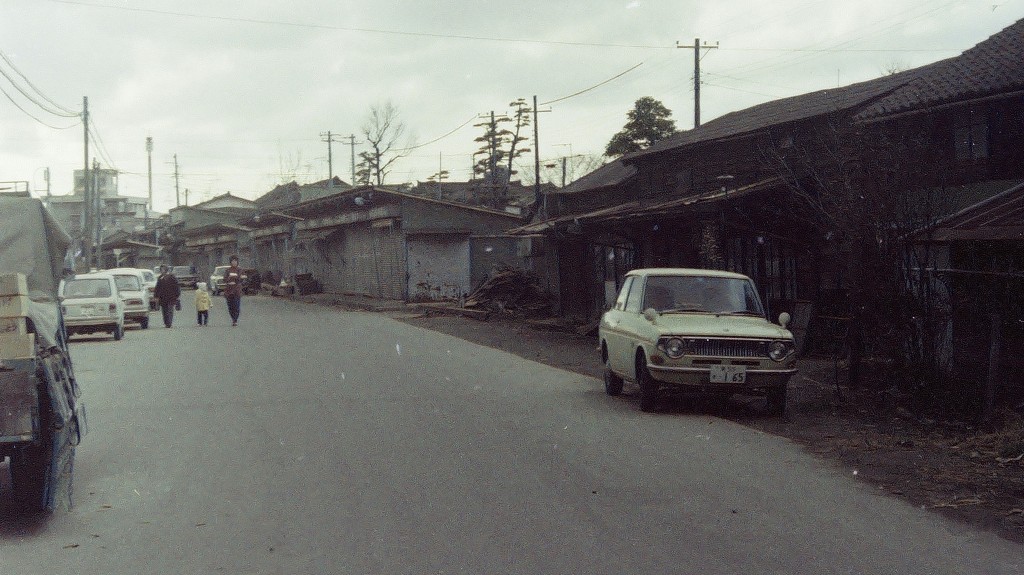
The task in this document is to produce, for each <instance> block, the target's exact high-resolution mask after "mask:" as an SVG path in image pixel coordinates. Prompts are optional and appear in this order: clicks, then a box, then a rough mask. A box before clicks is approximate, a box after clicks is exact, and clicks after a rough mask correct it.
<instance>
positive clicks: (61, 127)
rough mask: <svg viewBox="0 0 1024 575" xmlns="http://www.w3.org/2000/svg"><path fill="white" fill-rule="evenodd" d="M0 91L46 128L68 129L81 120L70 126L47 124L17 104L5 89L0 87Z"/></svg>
mask: <svg viewBox="0 0 1024 575" xmlns="http://www.w3.org/2000/svg"><path fill="white" fill-rule="evenodd" d="M0 92H3V95H4V96H6V97H7V99H8V100H10V101H11V103H12V104H14V107H15V108H17V109H19V110H21V111H22V113H24V114H25V115H26V116H28V117H29V118H32V119H33V120H35V121H36V122H38V123H40V124H42V125H44V126H46V127H47V128H51V129H54V130H70V129H71V128H74V127H75V126H79V125H81V122H78V123H76V124H72V125H70V126H54V125H52V124H47V123H46V122H44V121H42V120H40V119H39V118H37V117H35V116H33V115H32V113H31V112H29V111H28V110H26V109H25V108H22V107H21V104H19V103H18V102H17V100H15V99H14V98H12V97H11V95H10V94H8V93H7V90H4V89H3V88H0Z"/></svg>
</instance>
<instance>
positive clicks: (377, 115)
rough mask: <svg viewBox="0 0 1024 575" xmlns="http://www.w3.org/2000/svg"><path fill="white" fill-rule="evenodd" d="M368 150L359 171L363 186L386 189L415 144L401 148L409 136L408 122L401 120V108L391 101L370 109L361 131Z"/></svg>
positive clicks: (361, 160) (357, 179)
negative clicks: (386, 181)
mask: <svg viewBox="0 0 1024 575" xmlns="http://www.w3.org/2000/svg"><path fill="white" fill-rule="evenodd" d="M360 130H361V132H362V135H363V138H364V141H365V142H366V145H367V146H368V147H369V149H368V150H365V151H363V152H360V153H359V157H360V162H359V167H358V169H357V171H356V182H357V183H359V184H364V185H366V184H374V185H378V186H379V185H382V184H383V183H384V180H385V179H387V176H388V174H389V173H390V172H391V168H392V166H394V163H395V162H396V161H398V160H399V158H402V157H404V156H405V152H406V150H407V149H408V148H409V147H411V146H412V144H411V142H407V143H406V144H404V147H399V141H401V140H402V137H403V136H404V135H405V130H406V126H405V122H402V121H401V119H400V117H399V112H398V107H397V106H395V105H394V104H393V103H392V102H391V101H390V100H388V101H387V102H384V103H383V104H375V105H373V106H371V107H370V113H369V114H368V115H367V117H366V120H365V121H364V122H363V125H362V127H361V128H360Z"/></svg>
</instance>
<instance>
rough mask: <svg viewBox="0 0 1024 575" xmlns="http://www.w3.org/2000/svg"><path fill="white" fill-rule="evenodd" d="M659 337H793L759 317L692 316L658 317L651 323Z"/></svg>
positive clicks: (682, 314)
mask: <svg viewBox="0 0 1024 575" xmlns="http://www.w3.org/2000/svg"><path fill="white" fill-rule="evenodd" d="M654 328H655V330H656V331H657V332H658V334H659V335H661V336H667V335H679V336H683V337H729V338H753V339H792V338H793V334H792V333H790V331H789V330H787V329H784V328H783V327H782V326H780V325H776V324H774V323H771V322H769V321H767V320H765V319H764V318H761V317H751V316H742V315H724V314H723V315H714V314H695V313H667V314H661V315H659V316H658V318H657V319H656V320H655V322H654Z"/></svg>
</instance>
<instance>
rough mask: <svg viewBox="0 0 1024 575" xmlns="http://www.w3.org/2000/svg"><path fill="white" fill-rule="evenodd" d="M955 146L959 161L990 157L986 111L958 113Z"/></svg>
mask: <svg viewBox="0 0 1024 575" xmlns="http://www.w3.org/2000/svg"><path fill="white" fill-rule="evenodd" d="M953 147H954V152H955V155H956V159H957V161H961V162H969V161H973V160H981V159H985V158H988V115H987V114H986V113H985V112H984V111H978V110H966V111H964V112H962V113H960V114H958V115H957V117H956V119H955V121H954V125H953Z"/></svg>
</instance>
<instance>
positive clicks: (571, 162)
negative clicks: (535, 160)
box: [523, 154, 608, 186]
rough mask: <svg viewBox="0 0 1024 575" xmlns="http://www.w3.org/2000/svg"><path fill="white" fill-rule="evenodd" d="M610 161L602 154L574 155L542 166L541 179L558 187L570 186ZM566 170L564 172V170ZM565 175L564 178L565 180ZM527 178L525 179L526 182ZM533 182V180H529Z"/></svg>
mask: <svg viewBox="0 0 1024 575" xmlns="http://www.w3.org/2000/svg"><path fill="white" fill-rule="evenodd" d="M607 160H608V158H607V157H605V156H603V155H601V154H573V155H571V156H565V157H562V158H556V159H555V160H553V161H547V162H544V163H543V164H541V168H542V170H541V174H540V179H541V180H542V181H543V180H546V181H549V182H552V183H554V184H556V185H559V186H562V185H569V184H571V183H573V182H575V181H576V180H578V179H580V178H581V177H583V176H585V175H587V174H589V173H590V172H593V171H594V170H596V169H598V168H600V167H601V166H603V165H604V163H605V162H606V161H607ZM563 168H564V170H563ZM563 175H564V178H563ZM526 179H527V178H523V181H526ZM529 180H530V182H531V183H532V182H533V178H529Z"/></svg>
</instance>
